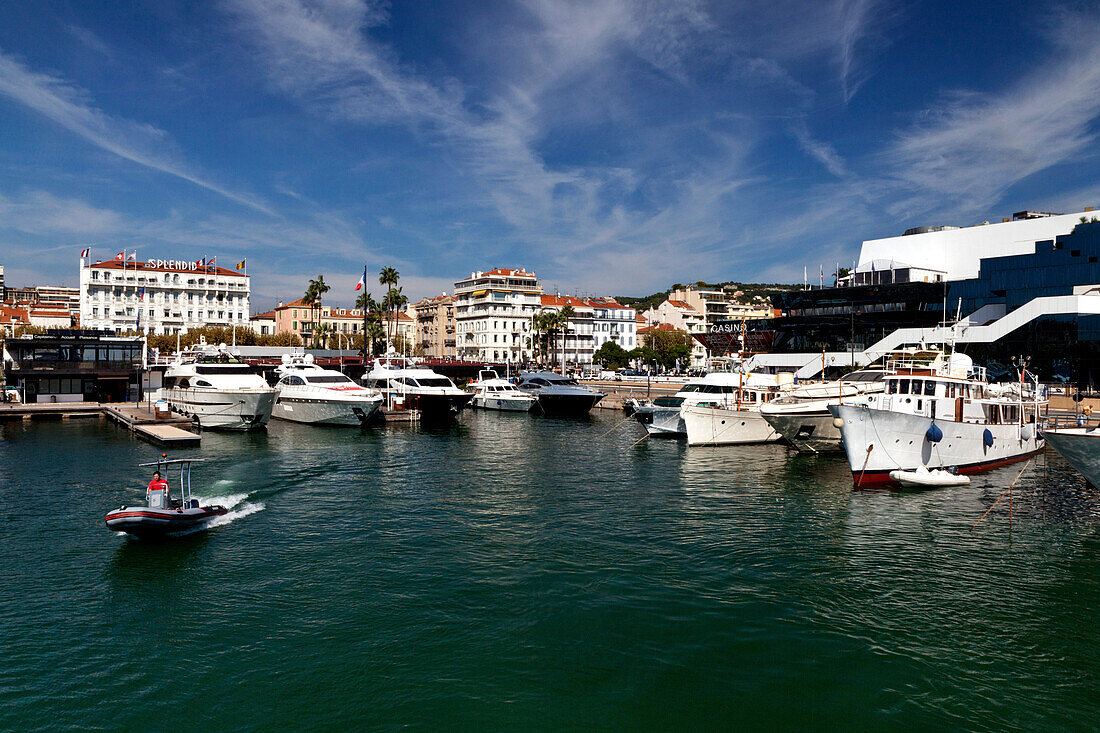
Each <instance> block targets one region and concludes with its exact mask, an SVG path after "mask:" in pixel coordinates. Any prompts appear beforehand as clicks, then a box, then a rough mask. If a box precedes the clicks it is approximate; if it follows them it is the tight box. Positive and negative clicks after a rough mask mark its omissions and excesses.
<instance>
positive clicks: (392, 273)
mask: <svg viewBox="0 0 1100 733" xmlns="http://www.w3.org/2000/svg"><path fill="white" fill-rule="evenodd" d="M400 279H401V275H400V274H399V273H398V272H397V269H396V268H394V267H383V268H382V269H381V270H380V271H379V272H378V283H379V284H380V285H384V286H385V287H386V295H383V296H382V307H383V310H385V312H386V314H387V316H388V315H389V310H388V309H387V308H386V302H387V298H388V297H389V294H390V293H391V292H392V291H393V289H394V288H395V287H397V281H398V280H400ZM389 338H390V328H389V318H387V319H386V340H387V341H388V340H389Z"/></svg>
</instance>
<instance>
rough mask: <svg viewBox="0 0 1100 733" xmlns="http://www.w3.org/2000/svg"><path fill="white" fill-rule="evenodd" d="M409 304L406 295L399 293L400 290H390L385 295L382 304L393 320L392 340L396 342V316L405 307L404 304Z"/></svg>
mask: <svg viewBox="0 0 1100 733" xmlns="http://www.w3.org/2000/svg"><path fill="white" fill-rule="evenodd" d="M408 302H409V299H408V297H407V296H406V295H404V294H403V293H402V292H401V288H399V287H398V288H390V291H389V292H388V293H386V297H385V299H384V300H383V301H382V304H383V305H384V306H385V308H386V312H387V313H390V314H392V316H393V320H394V329H393V330H394V333H393V340H394V342H396V341H397V336H398V332H397V314H398V313H399V312H400V311H401V309H402V308H404V307H405V304H406V303H408Z"/></svg>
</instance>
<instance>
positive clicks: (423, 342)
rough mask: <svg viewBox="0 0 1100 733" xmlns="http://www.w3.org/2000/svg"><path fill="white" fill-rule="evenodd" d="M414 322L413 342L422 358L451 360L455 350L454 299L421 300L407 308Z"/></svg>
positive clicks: (440, 296) (455, 353) (449, 296)
mask: <svg viewBox="0 0 1100 733" xmlns="http://www.w3.org/2000/svg"><path fill="white" fill-rule="evenodd" d="M409 311H410V312H411V313H412V316H413V319H414V320H415V322H416V323H415V329H416V331H415V335H414V336H413V340H414V343H415V345H416V346H417V347H418V348H419V349H420V351H421V353H422V354H423V355H424V356H427V357H432V358H437V359H453V358H455V356H456V355H457V350H456V348H455V298H454V296H453V295H439V296H436V297H434V298H423V299H421V300H419V301H418V302H416V303H413V304H412V305H411V306H409Z"/></svg>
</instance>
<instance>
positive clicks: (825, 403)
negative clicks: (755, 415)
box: [760, 369, 887, 453]
mask: <svg viewBox="0 0 1100 733" xmlns="http://www.w3.org/2000/svg"><path fill="white" fill-rule="evenodd" d="M886 374H887V372H886V370H884V369H860V370H859V371H855V372H852V373H851V374H846V375H844V376H843V377H842V378H840V379H839V380H836V381H832V382H816V383H814V384H803V385H799V386H797V387H795V388H793V389H792V390H791V391H790V392H788V393H787V394H784V395H782V396H780V397H778V398H776V399H774V400H772V401H771V402H768V403H766V404H764V405H762V406H761V407H760V414H761V415H762V416H763V418H764V420H766V421H767V423H768V424H769V425H771V426H772V428H773V429H774V430H775V432H777V433H779V434H780V435H782V436H783V438H784V439H785V440H786V441H787V442H788V443H790V444H791V445H792V446H793V447H794V448H795V449H797V450H799V451H804V452H807V453H820V452H823V451H838V450H840V449H841V446H840V428H838V427H837V426H836V425H834V424H833V416H832V414H830V413H829V405H839V404H840V403H841V402H860V401H865V399H864V398H865V396H866V395H870V394H875V393H877V392H881V391H882V390H883V389H884V388H885V382H884V381H883V378H884V377H885V376H886Z"/></svg>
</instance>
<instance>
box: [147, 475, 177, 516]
mask: <svg viewBox="0 0 1100 733" xmlns="http://www.w3.org/2000/svg"><path fill="white" fill-rule="evenodd" d="M145 498H146V501H147V502H148V504H149V506H151V507H152V506H155V507H160V508H167V507H169V506H171V503H172V500H171V498H170V497H169V494H168V482H167V481H165V480H164V479H162V478H161V477H160V471H153V480H152V481H150V482H149V488H147V489H146V490H145Z"/></svg>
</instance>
